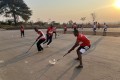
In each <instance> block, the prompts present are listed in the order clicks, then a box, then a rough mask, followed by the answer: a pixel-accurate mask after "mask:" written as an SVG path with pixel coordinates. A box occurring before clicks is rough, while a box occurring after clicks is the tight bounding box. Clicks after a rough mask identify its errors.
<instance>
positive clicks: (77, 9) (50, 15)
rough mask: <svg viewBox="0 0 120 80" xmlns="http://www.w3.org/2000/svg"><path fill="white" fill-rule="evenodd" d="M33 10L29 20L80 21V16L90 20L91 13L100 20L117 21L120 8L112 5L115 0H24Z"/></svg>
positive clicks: (119, 18) (119, 17) (119, 15)
mask: <svg viewBox="0 0 120 80" xmlns="http://www.w3.org/2000/svg"><path fill="white" fill-rule="evenodd" d="M24 1H25V2H26V4H27V5H28V6H29V7H30V9H31V10H32V12H33V15H32V16H31V19H30V20H33V21H38V20H41V21H49V20H51V21H52V20H55V21H57V22H68V21H69V20H73V21H75V22H81V21H80V18H81V17H86V21H87V22H89V21H92V17H91V15H90V14H91V13H93V12H94V13H95V14H96V20H97V21H100V22H104V21H105V22H119V21H120V9H117V8H115V7H114V6H113V4H114V2H115V0H24Z"/></svg>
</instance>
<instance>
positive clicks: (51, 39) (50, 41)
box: [47, 36, 52, 45]
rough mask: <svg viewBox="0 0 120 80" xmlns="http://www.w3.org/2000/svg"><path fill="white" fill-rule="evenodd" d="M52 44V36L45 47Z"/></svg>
mask: <svg viewBox="0 0 120 80" xmlns="http://www.w3.org/2000/svg"><path fill="white" fill-rule="evenodd" d="M51 42H52V36H50V37H49V41H48V43H47V45H49V44H50V43H51Z"/></svg>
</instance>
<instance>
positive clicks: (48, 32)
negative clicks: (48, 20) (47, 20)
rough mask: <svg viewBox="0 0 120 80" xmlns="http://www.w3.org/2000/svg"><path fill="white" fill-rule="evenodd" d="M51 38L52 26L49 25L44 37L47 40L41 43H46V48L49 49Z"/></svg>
mask: <svg viewBox="0 0 120 80" xmlns="http://www.w3.org/2000/svg"><path fill="white" fill-rule="evenodd" d="M52 36H53V25H50V27H48V29H47V32H46V37H47V40H46V41H45V42H44V43H43V44H45V43H47V42H48V43H47V47H50V46H49V45H50V43H51V42H52Z"/></svg>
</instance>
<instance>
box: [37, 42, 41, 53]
mask: <svg viewBox="0 0 120 80" xmlns="http://www.w3.org/2000/svg"><path fill="white" fill-rule="evenodd" d="M40 44H41V40H39V41H38V42H37V49H38V51H41V48H40Z"/></svg>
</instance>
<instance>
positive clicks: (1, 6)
mask: <svg viewBox="0 0 120 80" xmlns="http://www.w3.org/2000/svg"><path fill="white" fill-rule="evenodd" d="M0 14H1V15H4V16H5V17H14V22H15V23H16V21H17V17H19V16H20V17H21V18H22V19H23V20H25V21H27V20H29V18H30V16H31V15H32V11H31V10H30V8H29V7H28V6H27V5H26V4H25V3H24V1H23V0H0Z"/></svg>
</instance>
